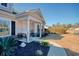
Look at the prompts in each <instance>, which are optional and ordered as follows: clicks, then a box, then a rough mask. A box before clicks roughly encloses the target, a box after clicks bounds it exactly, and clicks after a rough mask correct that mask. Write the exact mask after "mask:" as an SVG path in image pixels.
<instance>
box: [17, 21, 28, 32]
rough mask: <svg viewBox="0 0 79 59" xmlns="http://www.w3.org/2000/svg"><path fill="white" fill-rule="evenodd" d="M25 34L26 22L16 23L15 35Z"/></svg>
mask: <svg viewBox="0 0 79 59" xmlns="http://www.w3.org/2000/svg"><path fill="white" fill-rule="evenodd" d="M18 33H27V22H26V21H25V20H17V21H16V34H18Z"/></svg>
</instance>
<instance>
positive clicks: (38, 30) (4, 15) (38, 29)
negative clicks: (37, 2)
mask: <svg viewBox="0 0 79 59" xmlns="http://www.w3.org/2000/svg"><path fill="white" fill-rule="evenodd" d="M2 23H3V24H4V25H5V26H1V27H0V33H2V32H4V33H5V32H6V31H7V34H6V35H1V36H7V35H17V34H18V33H26V34H27V42H29V39H30V36H32V34H34V35H36V34H38V36H39V37H41V36H42V33H43V32H44V25H45V21H44V18H43V16H42V14H41V11H40V9H33V10H29V11H25V12H22V13H17V14H16V13H15V14H14V13H13V4H10V3H0V24H2ZM2 27H3V29H2ZM4 27H5V28H6V30H4ZM7 28H8V29H7ZM2 30H4V31H2Z"/></svg>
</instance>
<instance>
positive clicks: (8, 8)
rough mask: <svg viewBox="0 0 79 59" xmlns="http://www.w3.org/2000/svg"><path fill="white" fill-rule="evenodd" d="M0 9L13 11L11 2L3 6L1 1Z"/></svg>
mask: <svg viewBox="0 0 79 59" xmlns="http://www.w3.org/2000/svg"><path fill="white" fill-rule="evenodd" d="M0 9H1V10H4V11H8V12H12V11H13V4H12V3H7V7H5V6H3V5H1V3H0Z"/></svg>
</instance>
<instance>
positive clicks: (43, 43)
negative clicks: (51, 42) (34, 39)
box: [40, 41, 48, 46]
mask: <svg viewBox="0 0 79 59" xmlns="http://www.w3.org/2000/svg"><path fill="white" fill-rule="evenodd" d="M40 45H42V46H48V42H44V41H42V42H40Z"/></svg>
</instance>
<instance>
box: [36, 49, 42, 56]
mask: <svg viewBox="0 0 79 59" xmlns="http://www.w3.org/2000/svg"><path fill="white" fill-rule="evenodd" d="M35 55H36V56H42V55H43V51H42V50H36V52H35Z"/></svg>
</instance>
